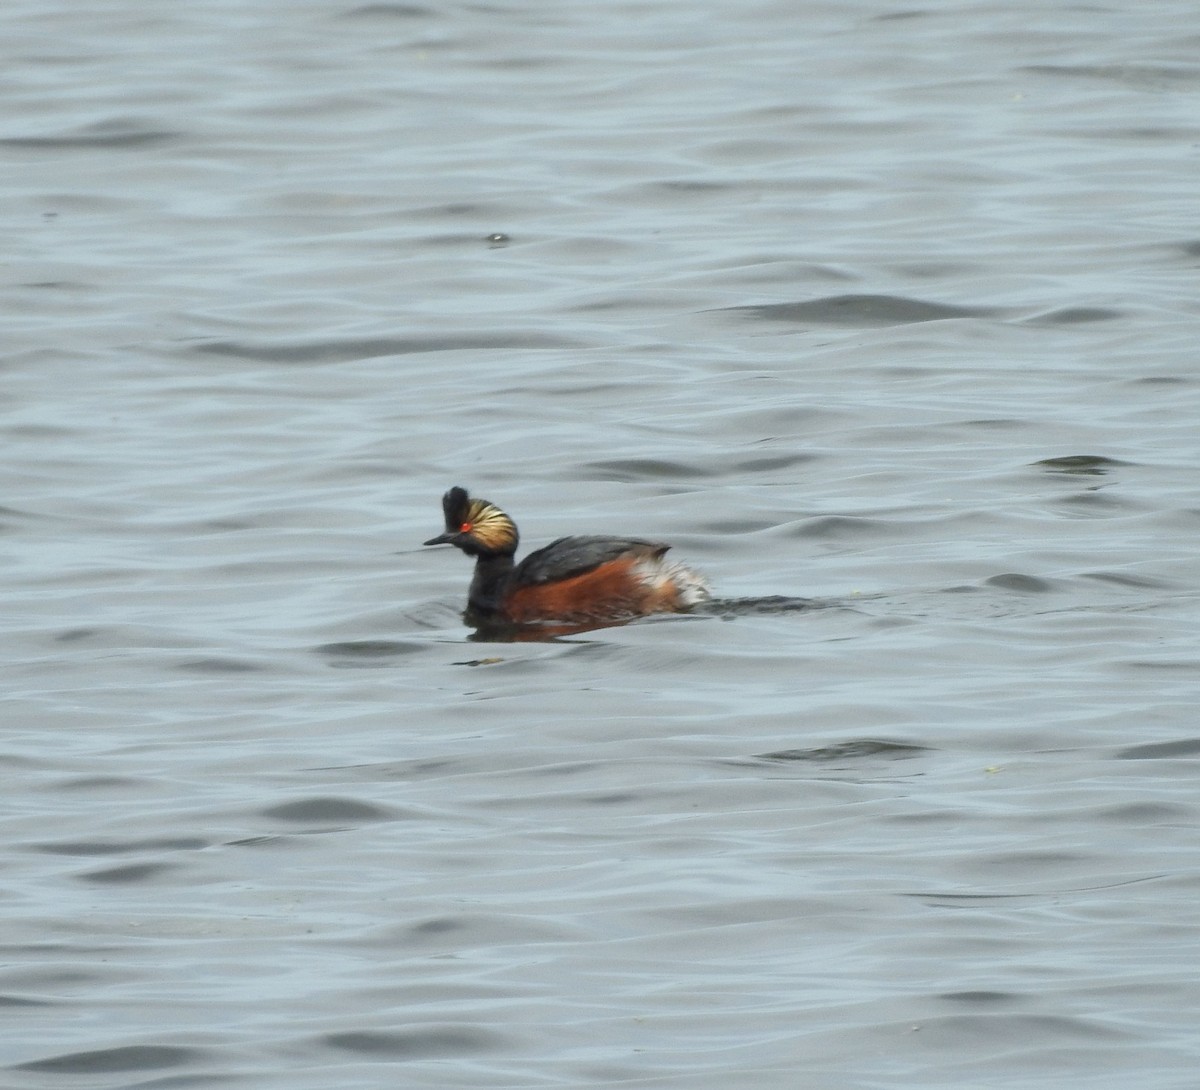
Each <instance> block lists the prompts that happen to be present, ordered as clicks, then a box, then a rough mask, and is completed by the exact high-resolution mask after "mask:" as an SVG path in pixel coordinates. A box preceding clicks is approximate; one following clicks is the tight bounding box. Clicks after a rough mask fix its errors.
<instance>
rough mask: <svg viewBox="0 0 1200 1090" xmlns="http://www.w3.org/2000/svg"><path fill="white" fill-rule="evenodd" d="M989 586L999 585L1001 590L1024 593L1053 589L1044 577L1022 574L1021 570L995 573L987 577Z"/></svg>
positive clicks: (1041, 592)
mask: <svg viewBox="0 0 1200 1090" xmlns="http://www.w3.org/2000/svg"><path fill="white" fill-rule="evenodd" d="M984 583H985V584H986V585H987V586H989V587H999V588H1000V589H1001V590H1016V591H1020V592H1022V593H1023V594H1045V593H1046V592H1047V591H1048V590H1050V589H1052V588H1051V586H1050V584H1049V583H1047V582H1046V581H1045V580H1044V579H1036V578H1035V577H1034V576H1032V575H1021V574H1020V573H1019V572H1006V573H1005V574H1004V575H993V576H992V577H991V579H985V580H984Z"/></svg>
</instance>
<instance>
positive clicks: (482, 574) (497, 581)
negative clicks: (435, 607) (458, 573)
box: [467, 553, 514, 613]
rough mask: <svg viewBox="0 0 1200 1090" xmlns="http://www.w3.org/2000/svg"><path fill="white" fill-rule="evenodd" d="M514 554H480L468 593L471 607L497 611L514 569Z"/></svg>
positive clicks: (480, 611) (476, 609)
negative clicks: (505, 585)
mask: <svg viewBox="0 0 1200 1090" xmlns="http://www.w3.org/2000/svg"><path fill="white" fill-rule="evenodd" d="M513 567H514V565H513V558H512V554H511V553H508V554H506V555H499V556H495V555H493V556H480V557H479V558H478V559H477V560H476V561H475V575H474V577H473V578H472V579H471V590H470V593H469V594H468V595H467V601H468V603H469V604H470V607H471V608H472V609H473V610H475V611H476V612H478V613H495V612H496V610H497V609H499V607H500V599H501V596H502V595H503V593H504V584H505V582H506V581H507V580H508V577H509V575H510V574H511V573H512V570H513Z"/></svg>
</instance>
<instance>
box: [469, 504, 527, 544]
mask: <svg viewBox="0 0 1200 1090" xmlns="http://www.w3.org/2000/svg"><path fill="white" fill-rule="evenodd" d="M463 521H464V522H469V523H470V524H471V536H472V537H473V538H474V539H475V540H476V541H478V542H479V544H480V545H482V546H483V547H484V548H485V549H489V550H493V551H496V552H502V551H504V550H506V549H509V548H513V549H515V548H516V544H517V528H516V526H515V525H514V524H513V520H512V519H510V518H509V517H508V516H507V515H506V514H505V513H504V512H503V511H501V510H500V508H499V507H497V506H496V505H495V504H494V503H488V501H487V500H472V501H471V504H470V506H469V507H468V508H467V515H466V518H465V519H463Z"/></svg>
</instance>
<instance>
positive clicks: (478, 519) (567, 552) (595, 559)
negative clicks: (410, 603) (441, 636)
mask: <svg viewBox="0 0 1200 1090" xmlns="http://www.w3.org/2000/svg"><path fill="white" fill-rule="evenodd" d="M442 512H443V514H444V515H445V519H446V532H445V533H442V534H438V536H437V537H432V538H430V539H429V540H428V541H426V542H425V544H426V545H453V546H455V548H458V549H461V550H462V551H463V552H464V553H466V555H467V556H471V557H474V558H475V574H474V575H473V577H472V579H471V588H470V590H469V592H468V594H467V614H466V615H467V619H468V621H470V622H472V623H475V624H479V625H489V626H506V625H508V626H523V625H551V624H555V625H581V626H593V627H595V626H603V625H612V624H621V623H623V622H625V621H630V620H633V619H634V618H635V617H645V616H647V615H649V614H652V613H683V612H686V611H687V610H689V609H691V608H692V607H693V606H696V605H699V604H700V603H701V602H705V601H707V600H708V599H709V597H710V590H709V586H708V582H707V580H705V579H704V577H703V576H701V575H699V574H697V573H696V572H694V571H693V570H692V569H691V568H689V567H687V566H685V565H684V564H680V563H677V562H675V561H670V560H667V559H666V553H667V550H668V549H670V547H671V546H670V545H665V544H663V543H662V542H660V541H644V540H642V539H640V538H626V537H597V536H579V537H560V538H559V539H558V540H557V541H553V542H551V543H550V544H549V545H546V546H545V547H543V548H541V549H538V550H536V551H535V552H532V553H530V554H529V555H528V556H526V557H525V559H524V560H522V561H521V562H520V563H519V564H518V563H517V562H516V560H515V557H516V553H517V543H518V541H519V540H520V538H519V535H518V533H517V526H516V523H515V522H513V520H512V519H511V518H509V516H508V515H506V514H505V513H504V512H503V511H501V510H500V508H499V507H497V506H496V505H495V504H494V503H490V502H489V501H488V500H483V499H473V498H472V497H471V496H470V494H469V493H468V492H467V490H466V489H465V488H461V487H459V486H455V487H454V488H451V489H450V490H449V491H448V492H447V493H446V494H445V495H444V496H443V497H442Z"/></svg>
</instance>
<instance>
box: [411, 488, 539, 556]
mask: <svg viewBox="0 0 1200 1090" xmlns="http://www.w3.org/2000/svg"><path fill="white" fill-rule="evenodd" d="M442 511H443V513H444V514H445V516H446V532H445V533H444V534H438V536H437V537H431V538H430V539H429V540H428V541H426V542H425V544H426V545H454V546H455V547H456V548H459V549H462V551H463V552H464V553H466V554H467V556H512V555H513V554H514V553H515V552H516V551H517V527H516V525H515V524H514V523H513V520H512V519H510V518H509V517H508V516H507V515H506V514H505V513H504V512H503V511H501V510H500V508H499V507H497V506H496V505H495V504H494V503H488V501H487V500H473V499H471V497H470V496H469V495H468V494H467V490H466V489H465V488H459V487H458V486H457V485H456V486H455V487H454V488H452V489H450V491H449V492H447V493H446V494H445V495H444V496H443V497H442Z"/></svg>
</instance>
